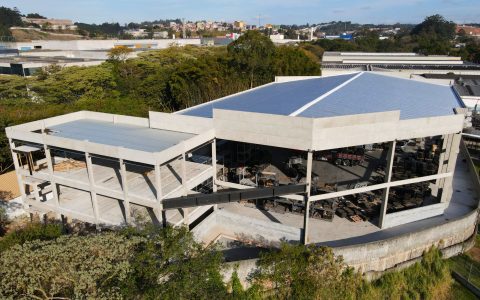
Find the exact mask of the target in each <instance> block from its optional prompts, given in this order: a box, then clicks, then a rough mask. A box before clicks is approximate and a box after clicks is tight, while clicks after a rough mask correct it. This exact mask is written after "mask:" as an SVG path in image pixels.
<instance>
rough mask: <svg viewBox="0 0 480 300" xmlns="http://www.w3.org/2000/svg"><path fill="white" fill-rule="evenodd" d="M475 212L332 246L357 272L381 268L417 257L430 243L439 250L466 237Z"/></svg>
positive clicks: (473, 229)
mask: <svg viewBox="0 0 480 300" xmlns="http://www.w3.org/2000/svg"><path fill="white" fill-rule="evenodd" d="M477 217H478V213H477V211H472V212H471V213H470V214H468V215H466V216H463V217H461V218H459V219H456V220H452V221H451V222H449V223H445V224H442V225H439V226H435V227H430V228H426V229H424V230H420V231H417V232H412V233H408V234H403V235H399V236H396V237H392V238H389V239H385V240H380V241H375V242H370V243H362V244H358V245H352V246H345V247H337V248H334V252H335V254H336V255H342V256H343V258H344V259H345V262H346V263H347V264H348V265H349V266H351V267H354V268H356V269H357V270H359V271H361V272H372V271H384V270H386V269H389V268H393V267H395V266H396V265H397V264H400V263H403V262H405V261H408V260H411V259H415V258H417V257H421V256H422V254H423V252H424V251H426V250H428V249H430V248H431V247H432V246H437V247H439V248H440V249H442V248H446V247H450V246H453V245H455V244H458V243H461V242H463V241H465V240H467V239H468V238H469V237H471V236H472V234H473V233H474V232H475V224H476V220H477Z"/></svg>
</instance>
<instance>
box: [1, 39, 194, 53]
mask: <svg viewBox="0 0 480 300" xmlns="http://www.w3.org/2000/svg"><path fill="white" fill-rule="evenodd" d="M127 44H129V45H138V44H152V45H153V46H152V49H164V48H168V47H170V46H172V45H179V46H184V45H200V39H174V40H173V39H157V40H153V39H152V40H72V41H59V40H33V41H31V42H3V43H0V45H2V46H6V47H7V48H14V49H19V50H20V49H21V48H22V47H31V48H34V47H35V46H41V47H42V49H44V50H109V49H111V48H113V47H115V46H116V45H127Z"/></svg>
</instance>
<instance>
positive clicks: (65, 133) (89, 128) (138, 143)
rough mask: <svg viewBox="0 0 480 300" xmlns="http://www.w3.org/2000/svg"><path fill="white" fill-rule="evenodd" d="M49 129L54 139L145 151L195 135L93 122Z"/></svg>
mask: <svg viewBox="0 0 480 300" xmlns="http://www.w3.org/2000/svg"><path fill="white" fill-rule="evenodd" d="M48 129H50V130H52V132H51V133H49V134H50V135H53V136H59V137H63V138H69V139H73V140H79V141H84V140H88V141H89V142H93V143H99V144H105V145H110V146H116V147H124V148H128V149H133V150H140V151H146V152H160V151H162V150H165V149H167V148H170V147H172V146H175V145H176V144H178V143H180V142H182V141H184V140H187V139H189V138H191V137H193V136H195V135H194V134H190V133H185V132H177V131H169V130H163V129H153V128H149V127H142V126H138V125H131V124H121V123H112V122H107V121H99V120H92V119H81V120H76V121H71V122H66V123H62V124H58V125H54V126H50V127H48Z"/></svg>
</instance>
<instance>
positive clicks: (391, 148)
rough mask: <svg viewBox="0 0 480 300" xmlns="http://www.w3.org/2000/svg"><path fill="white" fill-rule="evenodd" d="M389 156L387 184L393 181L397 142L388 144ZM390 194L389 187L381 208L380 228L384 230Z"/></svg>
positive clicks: (384, 193)
mask: <svg viewBox="0 0 480 300" xmlns="http://www.w3.org/2000/svg"><path fill="white" fill-rule="evenodd" d="M388 144H389V146H388V154H387V165H386V167H385V182H391V181H392V168H393V160H394V159H395V145H396V144H397V142H396V141H392V142H390V143H388ZM389 193H390V187H387V188H385V189H384V190H383V194H382V205H381V206H380V216H379V220H378V227H380V228H383V223H384V221H385V216H386V215H387V204H388V194H389Z"/></svg>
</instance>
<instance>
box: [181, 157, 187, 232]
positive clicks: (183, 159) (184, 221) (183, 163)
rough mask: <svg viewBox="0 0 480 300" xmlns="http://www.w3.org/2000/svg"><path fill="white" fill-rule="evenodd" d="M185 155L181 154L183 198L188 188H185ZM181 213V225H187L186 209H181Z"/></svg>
mask: <svg viewBox="0 0 480 300" xmlns="http://www.w3.org/2000/svg"><path fill="white" fill-rule="evenodd" d="M186 159H187V156H186V153H185V152H183V153H182V186H183V196H187V195H188V187H187V164H186ZM180 210H181V213H182V215H183V224H184V225H188V211H189V209H188V208H181V209H180Z"/></svg>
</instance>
